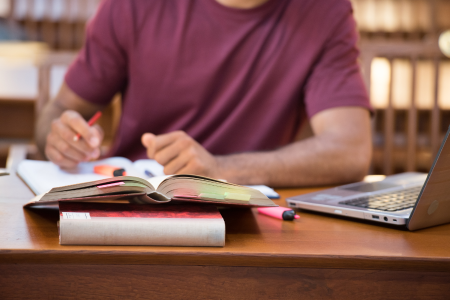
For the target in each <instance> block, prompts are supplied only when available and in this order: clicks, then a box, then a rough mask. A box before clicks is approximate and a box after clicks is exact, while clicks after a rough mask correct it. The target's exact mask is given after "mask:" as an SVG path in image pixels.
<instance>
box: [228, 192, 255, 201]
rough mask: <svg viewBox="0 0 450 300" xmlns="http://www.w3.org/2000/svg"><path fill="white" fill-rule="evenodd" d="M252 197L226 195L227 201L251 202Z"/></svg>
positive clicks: (234, 194)
mask: <svg viewBox="0 0 450 300" xmlns="http://www.w3.org/2000/svg"><path fill="white" fill-rule="evenodd" d="M250 197H251V196H250V195H247V194H236V193H225V199H229V200H241V201H250Z"/></svg>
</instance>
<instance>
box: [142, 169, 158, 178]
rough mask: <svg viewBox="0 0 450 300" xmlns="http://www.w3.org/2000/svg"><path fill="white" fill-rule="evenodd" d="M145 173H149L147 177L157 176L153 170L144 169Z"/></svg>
mask: <svg viewBox="0 0 450 300" xmlns="http://www.w3.org/2000/svg"><path fill="white" fill-rule="evenodd" d="M144 173H145V175H147V177H150V178H152V177H155V174H153V173H152V172H150V171H149V170H144Z"/></svg>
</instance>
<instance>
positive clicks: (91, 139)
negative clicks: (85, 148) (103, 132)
mask: <svg viewBox="0 0 450 300" xmlns="http://www.w3.org/2000/svg"><path fill="white" fill-rule="evenodd" d="M61 121H62V122H63V123H65V124H67V125H68V126H69V127H70V128H71V129H72V130H73V131H74V132H75V134H74V136H73V137H72V139H74V137H75V136H76V134H80V136H81V138H83V139H84V140H85V141H86V142H87V143H88V144H89V145H90V146H91V147H92V148H96V147H98V146H100V142H101V141H100V137H99V136H98V135H97V134H96V131H95V130H93V129H92V128H91V126H89V124H88V123H87V122H86V120H85V119H83V117H82V116H81V115H80V114H79V113H77V112H76V111H72V110H68V111H65V112H64V113H63V114H62V115H61ZM74 141H76V140H75V139H74Z"/></svg>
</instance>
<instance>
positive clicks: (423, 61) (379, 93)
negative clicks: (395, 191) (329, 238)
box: [0, 0, 450, 175]
mask: <svg viewBox="0 0 450 300" xmlns="http://www.w3.org/2000/svg"><path fill="white" fill-rule="evenodd" d="M100 1H101V0H0V167H4V166H6V165H7V164H8V163H9V164H11V160H10V161H7V157H8V153H10V154H11V155H10V158H11V157H12V156H13V154H14V153H18V152H21V151H22V152H24V151H25V152H26V154H27V156H28V157H31V158H37V159H39V158H42V157H39V154H38V153H37V149H36V147H35V146H34V144H33V130H34V122H35V120H36V115H38V114H39V112H40V110H41V108H42V106H43V105H44V104H45V103H46V102H47V101H49V99H50V98H51V97H53V96H54V95H55V94H56V92H57V90H58V88H59V86H60V85H61V83H62V81H63V76H64V72H65V70H66V69H67V66H68V65H69V64H70V62H71V61H72V60H73V58H74V56H75V54H76V52H77V50H78V49H80V48H81V46H82V44H83V39H84V28H85V24H86V22H87V21H88V20H89V18H91V17H92V16H93V14H95V11H96V8H97V6H98V4H99V2H100ZM351 2H352V4H353V8H354V15H355V19H356V21H357V24H358V30H359V32H360V36H361V39H360V42H359V43H360V45H359V46H360V50H361V59H360V62H361V68H362V71H363V74H364V79H365V81H366V84H367V87H368V90H369V93H370V98H371V102H372V105H373V107H374V109H375V115H374V118H373V132H374V135H373V145H374V155H373V163H372V167H371V170H370V172H371V173H372V174H386V175H388V174H393V173H398V172H404V171H423V172H428V170H429V168H430V167H431V164H432V161H433V158H434V156H435V154H436V152H437V151H438V149H439V145H440V143H441V141H442V139H443V137H444V135H445V133H446V131H447V128H448V127H449V125H450V58H448V57H446V56H445V55H444V54H443V53H444V52H445V49H444V48H445V47H446V46H447V47H450V37H449V40H448V41H447V42H446V41H445V32H446V31H447V30H450V0H351ZM448 36H450V32H449V33H448ZM440 37H441V48H442V49H440V48H439V38H440ZM443 51H444V52H443ZM447 53H448V55H449V56H450V49H447ZM119 118H120V99H119V97H116V99H115V101H113V104H112V105H111V107H110V108H108V110H107V111H106V112H105V115H104V117H102V118H101V125H102V126H103V128H104V129H105V132H106V139H105V147H107V145H108V144H109V143H110V142H111V140H112V139H113V137H114V131H115V128H116V126H117V121H118V119H119Z"/></svg>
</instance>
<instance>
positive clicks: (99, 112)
mask: <svg viewBox="0 0 450 300" xmlns="http://www.w3.org/2000/svg"><path fill="white" fill-rule="evenodd" d="M101 116H102V112H101V111H98V112H96V113H95V114H94V115H93V116H92V118H91V119H90V120H89V121H88V125H89V126H92V125H94V123H95V122H97V120H98V119H99V118H100V117H101ZM80 137H81V135H80V134H79V133H77V134H76V135H75V136H74V137H73V141H74V142H76V141H78V140H79V139H80Z"/></svg>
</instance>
